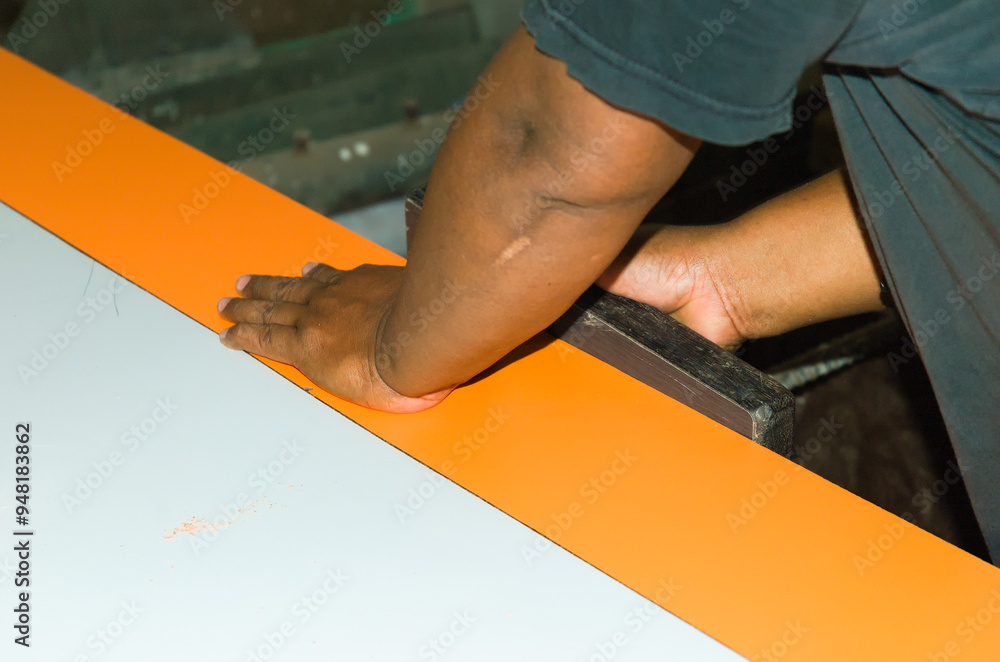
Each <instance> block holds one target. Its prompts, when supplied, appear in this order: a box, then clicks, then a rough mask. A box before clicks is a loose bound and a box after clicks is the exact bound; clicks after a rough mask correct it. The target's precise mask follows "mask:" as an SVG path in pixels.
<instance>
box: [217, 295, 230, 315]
mask: <svg viewBox="0 0 1000 662" xmlns="http://www.w3.org/2000/svg"><path fill="white" fill-rule="evenodd" d="M232 300H233V298H232V297H226V298H225V299H219V312H220V313H221V312H222V311H223V310H225V309H226V306H228V305H229V302H230V301H232Z"/></svg>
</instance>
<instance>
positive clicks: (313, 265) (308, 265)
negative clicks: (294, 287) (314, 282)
mask: <svg viewBox="0 0 1000 662" xmlns="http://www.w3.org/2000/svg"><path fill="white" fill-rule="evenodd" d="M318 266H319V262H306V264H305V266H303V267H302V275H303V276H305V275H306V274H308V273H309V272H310V271H312V270H313V269H315V268H316V267H318Z"/></svg>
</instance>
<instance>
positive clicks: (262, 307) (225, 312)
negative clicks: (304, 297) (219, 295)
mask: <svg viewBox="0 0 1000 662" xmlns="http://www.w3.org/2000/svg"><path fill="white" fill-rule="evenodd" d="M305 311H306V307H305V306H303V305H302V304H298V303H286V302H283V301H260V300H257V299H237V298H226V299H222V300H221V301H219V314H220V315H222V317H223V318H224V319H227V320H229V321H230V322H237V323H239V322H248V323H250V324H281V325H283V326H297V325H298V321H299V320H300V319H301V318H302V314H303V313H304V312H305Z"/></svg>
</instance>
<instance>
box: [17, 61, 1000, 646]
mask: <svg viewBox="0 0 1000 662" xmlns="http://www.w3.org/2000/svg"><path fill="white" fill-rule="evenodd" d="M0 93H2V96H3V99H4V102H3V104H0V119H2V124H0V126H2V127H3V129H2V133H3V143H2V144H3V148H2V150H0V199H2V200H3V201H4V202H5V203H7V204H9V205H10V206H12V207H14V208H15V209H17V210H18V211H20V212H22V213H23V214H25V215H26V216H28V217H29V218H32V219H33V220H35V221H36V222H37V223H39V224H41V225H43V226H44V227H46V228H48V229H49V230H51V231H52V232H54V233H56V234H57V235H59V236H60V237H62V238H64V239H65V240H66V241H68V242H69V243H71V244H73V245H74V246H76V247H78V248H79V249H80V250H82V251H84V252H86V253H88V254H89V255H91V256H93V257H94V258H95V259H97V260H99V261H100V262H102V263H104V264H105V265H107V266H109V267H110V268H112V269H114V270H115V271H117V272H119V273H121V274H123V275H125V276H126V277H128V278H129V279H131V280H132V281H133V282H135V283H136V284H138V285H139V286H141V287H143V288H145V289H146V290H148V291H150V292H152V293H154V294H155V295H156V296H158V297H160V298H161V299H163V300H165V301H167V302H168V303H170V304H171V305H173V306H174V307H175V308H177V309H178V310H180V311H182V312H184V313H186V314H187V315H189V316H191V317H192V318H194V319H196V320H197V321H199V322H201V323H202V324H204V325H206V326H207V327H209V328H211V329H212V330H213V331H219V330H221V329H222V328H223V327H224V326H225V322H224V321H223V320H222V319H221V318H220V317H219V316H218V315H217V313H216V308H215V305H216V301H217V300H218V299H219V298H220V297H221V296H225V295H229V294H232V293H233V283H234V282H235V280H236V278H237V277H238V276H239V275H241V274H244V273H294V272H295V271H296V270H297V269H298V268H299V267H301V265H302V264H304V263H305V262H307V261H310V260H320V261H326V262H329V263H331V264H333V265H335V266H338V267H341V268H345V267H351V266H354V265H357V264H359V263H362V262H395V263H398V262H399V259H398V258H396V257H394V256H392V255H390V254H389V253H387V252H386V251H384V250H382V249H380V248H378V247H376V246H374V245H373V244H371V243H369V242H367V241H365V240H363V239H361V238H359V237H357V236H356V235H354V234H352V233H350V232H348V231H346V230H344V229H343V228H341V227H339V226H337V225H336V224H334V223H331V222H330V221H328V220H327V219H325V218H323V217H322V216H319V215H317V214H315V213H313V212H311V211H309V210H308V209H305V208H303V207H302V206H300V205H298V204H296V203H294V202H292V201H290V200H288V199H286V198H284V197H282V196H281V195H279V194H277V193H274V192H273V191H271V190H269V189H267V188H266V187H264V186H263V185H261V184H258V183H256V182H254V181H252V180H250V179H248V178H246V177H243V176H242V175H239V174H236V173H231V172H227V171H226V170H225V167H224V166H222V165H221V164H219V163H218V162H216V161H213V160H212V159H210V158H209V157H207V156H205V155H203V154H201V153H199V152H197V151H195V150H193V149H191V148H189V147H187V146H185V145H183V144H181V143H179V142H177V141H176V140H174V139H172V138H170V137H168V136H165V135H163V134H161V133H159V132H158V131H156V130H154V129H151V128H149V127H147V126H146V125H144V124H142V123H140V122H138V121H135V120H133V119H132V118H130V117H127V116H123V115H122V114H121V113H120V112H118V111H117V110H115V109H113V108H112V107H110V106H108V105H106V104H104V103H102V102H100V101H99V100H97V99H95V98H93V97H90V96H88V95H86V94H84V93H83V92H80V91H79V90H76V89H74V88H72V87H70V86H69V85H67V84H65V83H63V82H61V81H59V80H58V79H56V78H54V77H52V76H50V75H48V74H46V73H44V72H42V71H41V70H39V69H37V68H35V67H33V66H31V65H29V64H27V63H25V62H24V61H22V60H20V59H19V58H17V57H15V56H13V55H11V54H9V53H6V52H4V51H0ZM60 163H61V164H62V166H60V165H58V164H60ZM184 205H188V206H189V208H186V207H184ZM192 211H197V213H196V214H193V215H192V214H191V212H192ZM185 212H187V213H185ZM185 216H187V218H185ZM400 223H402V219H400ZM39 268H44V265H39ZM26 277H29V278H30V276H28V275H26ZM150 351H157V348H156V347H151V348H150ZM219 351H220V352H223V351H229V350H226V349H225V348H223V347H222V346H221V345H220V346H219ZM516 354H517V356H518V358H517V359H516V360H511V361H507V362H506V363H505V364H504V365H503V367H501V368H499V369H495V370H492V371H490V373H489V374H488V375H487V376H485V377H484V378H482V379H479V380H477V381H475V383H473V384H471V385H468V386H465V387H463V388H461V389H459V390H457V391H456V392H455V393H454V394H453V395H452V396H451V397H449V398H448V399H447V401H446V402H445V403H444V404H442V405H441V406H439V407H437V408H435V409H433V410H431V411H428V412H423V413H420V414H413V415H408V416H394V415H389V414H381V413H376V412H372V411H368V410H364V409H361V408H359V407H356V406H353V405H350V404H347V403H344V402H341V401H339V400H336V399H335V398H332V397H331V396H328V395H327V394H325V393H323V392H322V391H320V390H318V389H317V390H315V391H313V394H314V395H316V396H317V397H319V398H321V399H322V400H324V401H325V402H327V403H329V404H330V405H331V406H332V407H334V408H336V409H337V410H339V411H341V412H343V413H344V414H346V415H347V416H349V417H350V418H352V419H354V420H355V421H357V422H358V423H360V424H361V425H363V426H364V427H366V428H368V429H369V430H371V431H372V432H373V433H375V434H377V435H379V436H380V437H382V438H383V439H385V440H387V441H388V442H389V443H391V444H393V445H395V446H397V447H398V448H400V449H402V450H403V451H405V452H407V453H409V454H410V455H412V456H413V457H415V458H417V459H419V460H420V461H422V462H424V463H426V464H427V465H428V466H430V467H433V468H435V469H437V470H439V471H441V472H442V473H444V474H445V475H447V476H449V477H451V478H452V479H454V480H455V481H456V482H458V483H460V484H461V485H463V486H465V487H466V488H468V489H469V490H471V491H473V492H474V493H476V494H478V495H479V496H481V497H482V498H484V499H486V500H487V501H489V502H490V503H493V504H494V505H496V506H497V507H499V508H501V509H502V510H504V511H506V512H507V513H509V514H511V515H513V516H514V517H516V518H517V519H519V520H521V521H522V522H524V523H526V524H527V525H529V526H531V527H532V528H534V529H535V530H537V531H546V532H548V534H549V535H550V536H551V537H552V538H554V539H556V540H557V541H558V543H559V544H560V545H562V546H564V547H566V548H567V549H569V550H570V551H572V552H573V553H575V554H577V555H578V556H581V557H582V558H584V559H586V560H587V561H589V562H590V563H592V564H594V565H596V566H597V567H599V568H601V569H602V570H604V571H605V572H607V573H608V574H610V575H612V576H613V577H616V578H617V579H619V580H621V581H622V582H624V583H626V584H628V585H629V586H631V587H633V588H634V589H635V590H637V591H639V592H640V593H642V594H643V595H645V596H647V597H649V598H650V599H653V600H656V601H658V602H659V603H660V604H662V605H664V606H665V607H666V608H668V609H669V610H670V611H671V612H673V613H675V614H676V615H678V616H680V617H681V618H683V619H684V620H686V621H688V622H690V623H692V624H693V625H695V626H696V627H698V628H700V629H701V630H703V631H705V632H706V633H708V634H709V635H711V636H712V637H714V638H716V639H718V640H719V641H721V642H723V643H725V644H727V645H728V646H730V647H732V648H733V649H735V650H736V651H738V652H740V653H742V654H743V655H745V656H747V657H751V658H759V659H769V658H768V656H770V659H779V658H780V659H785V660H808V661H810V662H816V661H827V660H829V661H830V662H843V661H844V660H878V661H879V662H884V661H885V660H928V659H930V660H947V659H951V657H954V656H955V655H957V654H959V653H960V654H961V655H962V657H961V659H963V660H987V659H990V660H993V659H997V658H998V653H1000V571H998V570H997V569H996V568H994V567H993V566H990V565H988V564H986V563H983V562H982V561H979V560H977V559H975V558H974V557H972V556H970V555H968V554H966V553H964V552H962V551H960V550H958V549H956V548H954V547H952V546H951V545H949V544H947V543H945V542H943V541H941V540H939V539H937V538H935V537H933V536H931V535H929V534H927V533H925V532H923V531H920V530H918V529H916V528H914V527H912V526H910V525H908V524H906V523H905V522H903V521H902V520H900V519H898V518H896V517H894V516H892V515H890V514H888V513H886V512H884V511H882V510H880V509H878V508H876V507H875V506H873V505H871V504H869V503H866V502H865V501H862V500H861V499H858V498H856V497H854V496H852V495H851V494H849V493H847V492H845V491H843V490H841V489H839V488H837V487H835V486H833V485H831V484H830V483H828V482H826V481H824V480H823V479H821V478H819V477H818V476H815V475H813V474H811V473H809V472H806V471H804V470H801V469H799V468H798V467H797V466H796V465H794V464H793V463H791V462H789V461H787V460H785V459H783V458H781V457H779V456H777V455H775V454H773V453H771V452H769V451H767V450H765V449H763V448H761V447H758V446H756V445H754V444H752V443H751V442H749V441H748V440H746V439H744V438H742V437H740V436H738V435H736V434H735V433H732V432H730V431H729V430H727V429H725V428H723V427H721V426H719V425H717V424H715V423H713V422H712V421H710V420H709V419H707V418H705V417H703V416H702V415H700V414H698V413H696V412H694V411H692V410H690V409H688V408H687V407H685V406H684V405H682V404H680V403H678V402H675V401H673V400H671V399H669V398H667V397H665V396H663V395H661V394H659V393H657V392H655V391H653V390H652V389H650V388H648V387H646V386H644V385H642V384H640V383H638V382H636V381H635V380H633V379H631V378H629V377H626V376H625V375H623V374H621V373H619V372H617V371H616V370H614V369H612V368H610V367H609V366H607V365H605V364H603V363H601V362H599V361H597V360H595V359H593V358H591V357H589V356H587V355H585V354H583V353H581V352H579V351H577V350H574V349H572V348H570V347H568V346H567V345H564V344H562V343H561V342H552V341H551V339H548V338H547V337H546V336H540V337H538V338H536V339H534V340H532V341H530V342H529V343H527V344H526V345H525V346H524V347H523V348H522V349H521V350H519V352H517V353H516ZM271 365H272V366H273V367H274V368H275V369H276V370H278V371H279V372H280V373H281V374H283V375H285V376H286V377H288V378H289V379H291V380H292V381H294V382H295V383H297V384H300V385H308V381H307V380H306V379H305V378H304V377H302V376H301V375H300V374H298V373H297V372H296V371H295V370H293V369H290V368H288V367H287V366H281V365H274V364H271ZM534 546H535V543H533V542H532V541H527V540H526V541H525V547H524V548H522V549H521V550H520V552H521V553H523V554H524V556H525V559H526V560H525V562H526V563H532V564H538V565H539V567H542V566H543V564H544V563H545V557H544V552H542V553H541V556H540V558H538V557H536V555H535V553H534V552H532V550H533V549H534ZM538 547H541V548H544V545H543V544H538ZM512 553H517V551H516V550H514V549H513V548H512ZM966 619H971V621H969V622H966ZM987 621H989V622H988V624H987ZM993 621H996V622H993ZM765 653H766V655H765Z"/></svg>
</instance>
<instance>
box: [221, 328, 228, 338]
mask: <svg viewBox="0 0 1000 662" xmlns="http://www.w3.org/2000/svg"><path fill="white" fill-rule="evenodd" d="M227 335H229V329H223V330H222V332H221V333H220V334H219V340H225V339H226V336H227Z"/></svg>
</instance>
